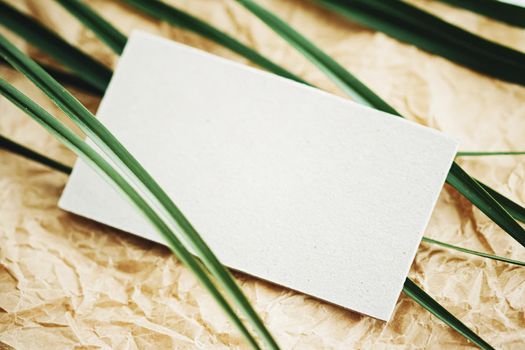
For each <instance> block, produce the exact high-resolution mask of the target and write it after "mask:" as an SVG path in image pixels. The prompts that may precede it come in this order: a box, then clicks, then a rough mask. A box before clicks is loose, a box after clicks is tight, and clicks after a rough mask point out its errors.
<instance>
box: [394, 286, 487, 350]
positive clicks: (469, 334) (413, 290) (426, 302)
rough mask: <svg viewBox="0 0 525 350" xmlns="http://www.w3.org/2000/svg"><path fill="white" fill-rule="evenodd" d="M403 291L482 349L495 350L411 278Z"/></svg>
mask: <svg viewBox="0 0 525 350" xmlns="http://www.w3.org/2000/svg"><path fill="white" fill-rule="evenodd" d="M403 292H405V294H406V295H408V296H409V297H410V298H412V299H413V300H414V301H416V302H417V303H418V304H419V305H421V306H422V307H423V308H425V309H426V310H427V311H429V312H430V313H432V314H433V315H434V316H436V317H437V318H439V319H440V320H441V321H443V322H444V323H445V324H447V325H448V326H449V327H451V328H452V329H454V330H455V331H456V332H458V333H459V334H461V335H462V336H464V337H465V338H467V339H468V340H470V341H471V342H473V343H474V344H476V345H477V346H479V347H480V348H481V349H485V350H494V348H493V347H492V346H491V345H490V344H488V343H487V342H486V341H485V340H483V339H482V338H481V337H480V336H478V335H477V334H476V333H474V332H473V331H472V330H471V329H470V328H468V327H467V326H465V325H464V324H463V322H461V321H460V320H459V319H457V318H456V317H455V316H454V315H452V314H451V313H450V312H448V311H447V309H445V308H444V307H443V306H441V305H440V304H439V303H438V302H437V301H435V300H434V299H433V298H432V297H431V296H430V295H428V294H427V293H425V291H424V290H423V289H421V288H420V287H419V286H418V285H417V284H415V283H414V282H413V281H412V280H410V279H409V278H407V279H406V281H405V284H404V286H403Z"/></svg>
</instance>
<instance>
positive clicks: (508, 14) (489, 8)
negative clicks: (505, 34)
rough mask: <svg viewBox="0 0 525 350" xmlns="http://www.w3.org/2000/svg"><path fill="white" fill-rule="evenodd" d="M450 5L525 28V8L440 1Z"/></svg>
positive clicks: (480, 0) (486, 1)
mask: <svg viewBox="0 0 525 350" xmlns="http://www.w3.org/2000/svg"><path fill="white" fill-rule="evenodd" d="M439 1H441V2H445V3H447V4H449V5H452V6H456V7H462V8H464V9H467V10H470V11H472V12H476V13H478V14H480V15H483V16H486V17H489V18H493V19H495V20H498V21H501V22H505V23H507V24H509V25H511V26H516V27H521V28H525V8H523V7H521V6H518V5H514V4H509V3H505V2H502V1H495V0H439Z"/></svg>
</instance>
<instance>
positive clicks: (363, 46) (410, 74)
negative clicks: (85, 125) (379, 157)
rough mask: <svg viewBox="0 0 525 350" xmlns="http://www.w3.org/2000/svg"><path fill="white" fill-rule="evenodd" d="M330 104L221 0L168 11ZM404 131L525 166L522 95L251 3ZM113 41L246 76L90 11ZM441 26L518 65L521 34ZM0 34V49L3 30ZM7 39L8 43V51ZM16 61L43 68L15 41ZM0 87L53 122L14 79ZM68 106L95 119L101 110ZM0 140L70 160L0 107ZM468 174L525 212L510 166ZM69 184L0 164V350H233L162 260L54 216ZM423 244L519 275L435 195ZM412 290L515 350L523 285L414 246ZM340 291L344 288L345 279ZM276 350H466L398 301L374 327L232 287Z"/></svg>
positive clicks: (162, 254) (449, 12)
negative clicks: (510, 52) (15, 91)
mask: <svg viewBox="0 0 525 350" xmlns="http://www.w3.org/2000/svg"><path fill="white" fill-rule="evenodd" d="M10 2H11V3H13V4H14V5H16V6H17V7H18V8H19V9H21V10H23V11H25V12H27V13H30V14H31V15H33V16H35V17H38V18H39V19H40V20H41V21H42V22H43V23H45V24H46V25H48V26H49V27H52V28H54V29H55V30H57V31H58V32H59V33H60V34H61V35H62V36H63V37H65V38H66V39H67V40H68V41H70V42H71V43H74V44H76V45H77V46H79V47H81V48H82V49H83V50H85V51H86V52H87V53H89V54H92V55H94V56H95V57H97V58H98V59H100V60H101V61H103V62H104V63H106V64H108V65H109V66H113V65H114V64H115V61H116V56H114V55H113V54H112V53H111V52H110V51H109V50H108V49H107V48H105V47H104V45H103V44H101V43H100V42H99V40H98V39H97V38H96V37H95V36H94V35H93V34H92V33H91V32H90V31H88V30H87V29H85V28H84V27H83V26H82V25H80V24H79V23H78V22H77V21H76V20H75V19H74V18H73V17H71V16H70V15H69V14H67V13H66V12H65V11H64V10H62V9H61V8H60V7H59V6H58V5H56V4H55V3H54V2H53V1H52V0H25V1H24V0H11V1H10ZM171 2H172V3H174V4H176V5H179V6H180V7H181V8H184V9H186V10H188V11H189V12H191V13H193V14H195V15H197V16H198V17H200V18H203V19H206V20H207V21H209V22H211V23H213V24H214V25H216V26H218V27H219V28H221V29H223V30H225V31H227V32H228V33H230V34H232V35H234V36H235V37H236V38H238V39H240V40H242V41H243V42H245V43H247V44H249V45H250V46H252V47H254V48H256V49H258V50H259V51H261V52H262V53H264V54H265V55H268V56H269V57H271V58H272V59H274V60H275V61H276V62H279V63H280V64H282V65H284V66H286V67H287V68H289V69H290V70H292V71H293V72H295V73H297V74H299V75H300V76H301V77H303V78H305V79H306V80H308V81H310V82H312V83H314V84H318V85H319V86H321V87H322V88H323V89H326V90H328V91H331V92H335V93H338V92H337V90H336V89H335V88H334V86H333V85H332V84H331V83H330V82H328V81H327V80H326V78H324V77H323V75H322V73H320V72H319V71H318V70H317V69H316V68H315V67H313V66H312V65H311V64H309V63H308V62H307V61H306V60H305V59H304V58H302V57H301V56H300V55H299V54H297V53H296V52H295V51H294V50H293V49H292V48H290V47H289V46H288V45H287V44H286V43H285V42H283V41H282V40H281V39H280V38H278V37H277V36H276V35H275V34H274V33H273V32H271V31H270V30H268V29H267V28H266V27H265V25H264V24H262V23H261V22H260V21H258V20H257V19H256V18H254V17H253V16H252V15H251V14H249V13H248V12H247V11H246V10H244V9H243V8H241V7H239V6H238V5H236V4H235V3H234V2H233V1H232V0H192V1H190V0H187V1H182V0H180V1H175V0H173V1H171ZM260 2H261V3H262V4H264V5H266V6H267V7H269V8H270V9H272V10H274V11H275V12H276V13H277V14H279V16H281V17H282V18H284V19H286V20H287V22H288V23H290V24H291V25H292V26H294V27H295V28H297V29H299V30H300V31H301V32H302V33H303V34H305V35H306V36H307V37H308V38H310V39H312V40H313V41H314V42H315V43H317V44H318V45H319V46H321V47H322V48H323V49H324V50H326V51H327V52H328V53H329V54H330V55H332V56H333V57H335V58H336V59H337V60H338V61H339V62H340V63H342V64H343V65H344V66H345V67H347V68H348V69H350V70H351V71H352V72H354V73H355V74H356V75H357V76H358V77H359V78H360V79H362V80H363V81H364V82H365V83H366V84H368V85H370V86H371V87H372V88H373V89H375V90H376V91H377V92H378V93H379V94H380V95H381V96H382V97H384V98H386V99H387V100H388V101H389V102H391V103H392V104H393V105H394V106H395V107H396V108H397V109H398V110H399V111H401V112H402V113H404V114H405V115H406V116H407V117H409V118H411V119H413V120H416V121H418V122H420V123H422V124H425V125H428V126H431V127H434V128H437V129H440V130H443V131H446V132H448V133H450V134H452V135H454V136H456V137H458V138H459V139H460V140H461V146H460V149H461V150H525V142H524V141H523V135H524V132H525V103H524V102H525V88H522V87H519V86H517V85H512V84H508V83H504V82H501V81H497V80H494V79H491V78H489V77H486V76H482V75H480V74H477V73H475V72H472V71H470V70H468V69H465V68H462V67H460V66H458V65H456V64H453V63H451V62H449V61H447V60H445V59H442V58H440V57H436V56H433V55H430V54H427V53H425V52H422V51H420V50H418V49H416V48H414V47H412V46H410V45H406V44H402V43H400V42H398V41H396V40H394V39H391V38H389V37H387V36H385V35H383V34H381V33H377V32H373V31H369V30H367V29H364V28H362V27H359V26H356V25H352V24H350V23H348V22H346V21H344V20H340V19H338V18H335V17H334V16H333V15H332V14H330V13H327V12H325V11H323V10H321V9H319V8H318V7H317V6H314V5H312V4H310V3H309V2H303V1H299V0H297V1H282V0H265V1H263V0H260ZM88 3H89V4H90V5H91V6H94V7H95V8H96V9H97V11H98V12H99V13H101V14H102V15H103V16H104V17H105V18H106V19H108V20H110V21H111V22H112V23H113V24H115V25H116V26H118V27H119V28H120V29H121V30H123V31H124V32H126V33H129V31H130V30H131V29H133V28H142V29H145V30H148V31H150V32H152V33H157V34H160V35H163V36H165V37H168V38H172V39H174V40H177V41H180V42H183V43H186V44H189V45H193V46H195V47H199V48H202V49H205V50H207V51H210V52H213V53H216V54H219V55H221V56H224V57H228V58H231V59H234V60H238V61H241V62H245V61H244V60H243V59H242V58H239V57H238V56H236V55H235V54H233V53H230V52H228V51H227V50H225V49H222V48H220V47H218V46H217V45H215V44H213V43H210V42H208V41H206V40H203V39H201V38H199V37H197V36H196V35H193V34H190V33H187V32H184V31H182V30H179V29H174V28H172V27H170V26H169V25H167V24H163V23H159V22H157V21H153V20H150V19H148V18H146V17H143V16H141V15H139V14H137V13H135V12H133V11H131V10H130V9H129V8H127V7H125V6H122V5H120V4H118V3H117V2H114V1H105V0H99V1H95V0H92V1H88ZM416 3H417V4H418V5H421V6H423V7H425V8H428V9H430V10H431V11H432V12H434V13H436V14H439V15H440V16H443V17H444V18H446V19H447V20H449V21H451V22H454V23H457V24H460V25H461V26H463V27H465V28H468V29H470V30H472V31H475V32H476V33H479V34H481V35H483V36H486V37H489V38H491V39H494V40H497V41H499V42H501V43H505V44H507V45H510V46H512V47H515V48H517V49H520V50H524V51H525V31H523V30H519V29H516V28H511V27H508V26H506V25H504V24H501V23H496V22H493V21H491V20H489V19H486V18H483V17H481V16H478V15H475V14H472V13H469V12H466V11H462V10H458V9H454V8H451V7H449V6H446V5H443V4H440V3H437V2H430V1H417V2H416ZM2 33H6V32H5V31H4V30H2ZM9 37H10V38H13V39H15V37H14V36H12V35H9ZM15 41H16V43H17V44H19V47H21V48H23V49H25V50H27V52H29V53H30V54H31V55H32V56H33V57H39V58H44V57H43V56H42V55H41V54H39V53H38V52H36V51H35V50H34V49H32V48H30V47H28V46H27V45H26V44H25V43H24V42H23V41H21V40H19V39H16V40H15ZM0 75H1V76H3V77H5V78H7V79H8V80H9V81H10V82H12V83H14V84H15V85H16V86H17V87H18V88H20V89H22V90H23V91H24V92H25V93H27V94H29V95H30V96H32V97H33V98H35V99H37V100H38V101H39V102H40V103H41V104H42V105H43V106H44V107H45V108H47V109H48V110H49V111H51V112H53V113H55V115H57V116H60V117H61V118H63V119H65V118H64V117H63V116H62V115H61V114H60V113H59V112H58V111H57V108H56V107H55V106H54V105H53V104H52V103H51V102H50V101H49V100H48V99H47V98H45V97H44V96H43V94H41V93H40V92H39V91H37V89H36V88H35V87H33V86H32V85H31V84H30V83H29V82H28V81H27V80H26V79H25V78H23V77H22V76H21V75H20V74H19V73H16V72H14V71H12V70H10V69H7V68H5V67H0ZM76 95H77V96H78V97H79V98H80V99H81V100H82V101H83V102H84V103H85V104H86V105H87V106H89V108H91V109H92V110H93V111H95V110H96V108H97V104H98V101H99V99H98V98H96V97H93V96H88V95H85V94H82V93H80V92H76ZM0 116H1V117H0V133H2V134H3V135H6V136H9V137H11V138H13V139H15V140H17V141H19V142H21V143H24V144H26V145H28V146H31V147H32V148H34V149H36V150H38V151H40V152H43V153H46V154H47V155H48V156H50V157H53V158H56V159H59V160H61V161H63V162H66V163H68V164H72V162H73V161H74V156H73V155H72V153H71V152H69V151H68V150H67V149H65V148H64V147H63V146H61V145H60V144H59V143H58V142H57V141H55V140H54V139H53V138H52V137H51V136H49V135H48V134H47V133H46V132H45V131H44V130H43V129H41V128H40V127H39V126H38V125H36V124H35V123H34V122H32V121H30V120H29V118H28V117H26V116H25V115H24V114H23V113H21V112H20V111H19V110H17V109H16V108H15V107H13V106H12V105H11V104H10V103H9V102H7V101H6V100H5V99H0ZM459 162H460V163H461V164H462V165H463V166H464V167H465V168H466V169H468V170H469V171H470V172H471V174H473V175H475V176H476V177H478V178H480V179H482V180H483V181H485V182H486V183H488V184H490V185H492V186H493V187H494V188H495V189H497V190H499V191H501V192H502V193H504V194H506V195H509V196H510V197H511V198H513V199H515V200H517V201H519V202H520V203H523V202H524V201H525V192H524V177H525V167H524V165H525V163H524V158H523V157H483V158H464V159H460V160H459ZM65 181H66V176H65V175H62V174H58V173H56V172H54V171H51V170H49V169H47V168H44V167H42V166H40V165H37V164H34V163H32V162H30V161H27V160H24V159H22V158H19V157H16V156H13V155H11V154H9V153H7V152H4V151H0V349H3V348H6V349H10V348H17V349H33V348H35V349H36V348H54V349H68V348H76V349H109V348H113V349H139V348H148V347H156V348H175V349H191V348H202V349H228V348H233V349H243V348H245V345H244V343H243V340H242V338H241V337H240V336H239V335H238V333H237V332H236V331H235V330H234V328H233V327H232V326H231V325H230V324H229V323H228V322H227V321H226V320H225V318H224V317H223V316H222V314H221V312H220V311H219V310H218V308H217V307H216V306H215V305H214V302H213V301H212V300H211V299H210V298H209V297H208V296H207V294H206V292H205V291H204V290H203V289H202V288H201V287H200V286H199V285H198V284H197V282H196V281H195V279H194V278H193V277H192V275H191V273H189V272H188V271H187V270H186V269H184V268H183V267H181V265H180V264H179V263H178V262H177V260H176V259H175V258H174V257H173V256H172V255H171V254H170V253H169V252H168V251H167V250H166V249H165V248H163V247H161V246H159V245H156V244H154V243H150V242H147V241H145V240H141V239H139V238H136V237H133V236H131V235H128V234H125V233H122V232H118V231H116V230H113V229H109V228H107V227H103V226H102V225H99V224H96V223H93V222H90V221H88V220H85V219H82V218H79V217H76V216H74V215H71V214H68V213H66V212H64V211H62V210H60V209H58V208H57V206H56V203H57V200H58V196H59V194H60V193H61V191H62V188H63V186H64V184H65ZM425 234H426V235H427V236H430V237H433V238H437V239H440V240H443V241H447V242H450V243H454V244H458V245H462V246H465V247H470V248H473V249H479V250H483V251H486V252H491V253H497V254H500V255H505V256H508V257H511V258H515V259H521V260H525V250H524V249H523V248H522V247H520V246H519V245H518V244H517V243H515V242H514V241H513V240H512V239H510V238H509V237H508V236H507V235H506V234H505V233H504V232H502V231H501V230H500V229H499V228H498V227H497V226H496V225H494V224H493V223H492V222H491V221H490V220H489V219H488V218H486V217H485V216H484V215H483V214H481V213H480V212H479V211H478V210H477V209H475V208H473V207H472V206H471V205H470V204H469V203H468V202H467V201H466V200H464V199H463V198H461V197H460V196H459V195H458V194H457V192H456V191H454V190H453V189H451V188H450V187H448V186H446V187H445V189H444V190H443V191H442V194H441V197H440V200H439V203H438V205H437V207H436V209H435V211H434V214H433V217H432V220H431V223H430V225H429V227H428V228H427V231H426V233H425ZM410 276H411V277H412V278H414V279H415V281H416V282H417V283H418V284H419V285H421V286H422V287H423V288H424V289H425V290H426V291H427V292H428V293H429V294H431V295H432V296H433V297H435V298H436V299H437V300H439V301H440V302H441V303H442V304H443V305H444V306H446V307H447V308H448V309H449V310H450V311H451V312H453V313H454V314H455V315H456V316H457V317H459V318H460V319H461V320H462V321H463V322H465V323H466V324H467V325H468V326H470V327H471V328H473V329H474V330H475V331H476V332H478V333H479V334H480V335H481V336H483V337H484V338H485V339H486V340H487V341H488V342H489V343H491V344H492V345H494V346H495V347H496V348H501V349H522V348H524V347H525V313H524V312H525V298H524V297H523V295H524V293H525V269H524V268H519V267H514V266H510V265H507V264H504V263H499V262H498V263H497V262H493V261H489V260H486V259H481V258H474V257H471V256H467V255H464V254H460V253H454V252H452V251H448V250H444V249H441V248H437V247H435V246H429V245H427V244H422V245H421V246H420V249H419V251H418V254H417V256H416V259H415V261H414V264H413V266H412V269H411V272H410ZM350 277H351V276H346V277H345V276H341V278H350ZM238 279H239V282H240V283H241V284H242V286H243V288H244V290H245V291H246V293H247V294H248V296H249V297H250V299H251V300H252V301H253V304H254V306H255V307H256V309H257V310H258V311H259V313H260V315H261V316H262V317H263V318H264V320H265V322H266V323H267V325H268V326H269V327H270V329H271V331H272V332H273V334H274V335H275V336H276V337H277V339H278V341H279V342H280V344H281V345H282V347H283V348H285V349H349V348H363V349H394V348H399V349H420V348H426V349H444V348H454V349H456V348H472V346H471V345H469V344H468V343H467V342H466V341H465V340H463V338H462V337H460V336H458V335H457V334H456V333H455V332H454V331H452V330H450V329H449V328H448V327H447V326H445V325H444V324H443V323H441V322H440V321H439V320H437V319H436V318H435V317H433V316H431V315H430V314H429V313H428V312H426V311H425V310H423V309H422V308H420V307H419V306H418V305H417V304H415V303H414V302H413V301H411V300H410V299H409V298H407V297H406V296H404V295H401V297H400V298H399V301H398V304H397V308H396V312H395V315H394V317H393V318H392V320H391V321H390V322H389V323H388V324H385V323H383V322H381V321H377V320H374V319H372V318H369V317H365V316H361V315H359V314H356V313H353V312H350V311H348V310H344V309H341V308H338V307H335V306H332V305H328V304H325V303H322V302H319V301H317V300H315V299H312V298H309V297H306V296H304V295H300V294H297V293H294V292H291V291H288V290H285V289H282V288H278V287H275V286H271V285H269V284H267V283H264V282H261V281H258V280H256V279H253V278H249V277H246V276H243V275H238Z"/></svg>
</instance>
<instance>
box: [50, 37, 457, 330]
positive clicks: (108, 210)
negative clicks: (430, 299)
mask: <svg viewBox="0 0 525 350" xmlns="http://www.w3.org/2000/svg"><path fill="white" fill-rule="evenodd" d="M98 118H99V119H100V120H101V121H102V122H103V123H104V124H105V125H106V126H107V127H108V128H109V129H110V130H111V131H112V132H113V133H114V134H115V136H116V137H117V138H118V139H119V140H120V141H121V142H122V143H123V144H124V145H125V146H126V147H127V148H128V149H129V150H130V152H131V153H132V154H133V155H134V156H135V157H136V158H137V159H138V160H139V161H140V162H141V163H142V164H143V165H144V167H145V168H146V169H147V170H148V171H149V172H150V173H151V174H152V175H153V177H154V178H155V179H156V180H157V181H158V182H159V183H160V185H161V186H162V187H163V188H164V189H165V190H166V192H167V193H168V194H169V196H170V197H171V198H172V199H173V200H174V202H175V203H176V204H177V205H178V206H179V208H180V209H181V210H182V212H183V213H184V214H185V215H186V216H187V217H188V219H189V220H190V221H191V223H192V224H193V225H194V226H195V228H196V229H197V230H198V231H199V232H200V234H201V235H202V236H203V238H204V239H205V240H206V242H207V243H208V244H209V245H210V247H211V248H212V250H213V251H214V252H215V253H216V254H217V255H218V257H219V259H220V260H221V261H222V262H223V263H224V264H225V265H227V266H229V267H230V268H233V269H236V270H239V271H243V272H245V273H247V274H250V275H252V276H256V277H259V278H262V279H265V280H268V281H270V282H273V283H276V284H279V285H282V286H285V287H288V288H291V289H293V290H296V291H299V292H303V293H306V294H308V295H311V296H313V297H317V298H320V299H323V300H326V301H328V302H331V303H334V304H338V305H340V306H342V307H345V308H349V309H352V310H355V311H358V312H361V313H364V314H367V315H370V316H373V317H376V318H379V319H382V320H388V319H389V318H390V316H391V314H392V312H393V309H394V306H395V303H396V300H397V298H398V296H399V293H400V291H401V288H402V286H403V282H404V280H405V278H406V276H407V273H408V271H409V268H410V265H411V262H412V260H413V258H414V255H415V252H416V249H417V247H418V245H419V242H420V240H421V237H422V234H423V231H424V230H425V226H426V225H427V223H428V221H429V218H430V215H431V212H432V209H433V207H434V205H435V203H436V200H437V198H438V195H439V192H440V190H441V188H442V186H443V183H444V181H445V177H446V174H447V172H448V170H449V168H450V165H451V162H452V160H453V157H454V154H455V152H456V147H457V144H456V142H455V141H454V140H452V139H451V138H449V137H447V136H445V135H443V134H442V133H440V132H437V131H435V130H432V129H429V128H426V127H422V126H419V125H416V124H414V123H412V122H409V121H406V120H403V119H401V118H396V117H393V116H391V115H388V114H385V113H382V112H379V111H376V110H374V109H371V108H367V107H363V106H360V105H358V104H355V103H353V102H350V101H348V100H346V99H343V98H340V97H337V96H334V95H331V94H328V93H325V92H322V91H320V90H318V89H315V88H312V87H308V86H306V85H302V84H299V83H296V82H293V81H290V80H287V79H283V78H280V77H278V76H275V75H272V74H269V73H265V72H262V71H260V70H257V69H254V68H250V67H247V66H244V65H241V64H238V63H234V62H231V61H228V60H225V59H222V58H219V57H216V56H213V55H210V54H208V53H205V52H202V51H199V50H196V49H193V48H190V47H187V46H184V45H181V44H177V43H175V42H172V41H169V40H166V39H162V38H159V37H155V36H152V35H149V34H145V33H141V32H136V33H134V34H133V35H132V36H131V37H130V39H129V41H128V43H127V45H126V48H125V50H124V53H123V54H122V57H121V58H120V61H119V63H118V67H117V69H116V71H115V74H114V75H113V78H112V80H111V84H110V86H109V88H108V90H107V92H106V95H105V96H104V99H103V101H102V104H101V106H100V108H99V111H98ZM60 207H61V208H63V209H65V210H68V211H70V212H73V213H76V214H79V215H82V216H84V217H87V218H91V219H93V220H96V221H99V222H101V223H104V224H107V225H110V226H113V227H116V228H119V229H122V230H124V231H127V232H130V233H133V234H136V235H138V236H141V237H144V238H147V239H150V240H153V241H157V242H160V243H163V240H162V238H161V237H160V236H158V235H157V233H156V232H155V230H154V229H153V227H152V226H151V225H150V224H149V223H148V222H147V221H146V220H145V219H143V217H142V216H141V215H140V214H139V213H138V212H136V211H135V209H134V208H133V207H132V206H131V205H130V204H129V203H128V202H127V201H126V199H125V198H123V197H121V196H120V194H119V193H118V192H117V191H115V190H114V189H113V188H112V187H111V186H110V185H108V184H106V183H105V182H104V180H102V179H101V178H99V176H98V175H97V174H96V173H95V172H94V171H92V170H91V169H90V168H89V167H88V166H87V165H85V164H84V163H83V162H82V161H78V162H77V163H76V165H75V168H74V170H73V173H72V175H71V176H70V178H69V181H68V183H67V186H66V188H65V190H64V193H63V195H62V198H61V199H60Z"/></svg>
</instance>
